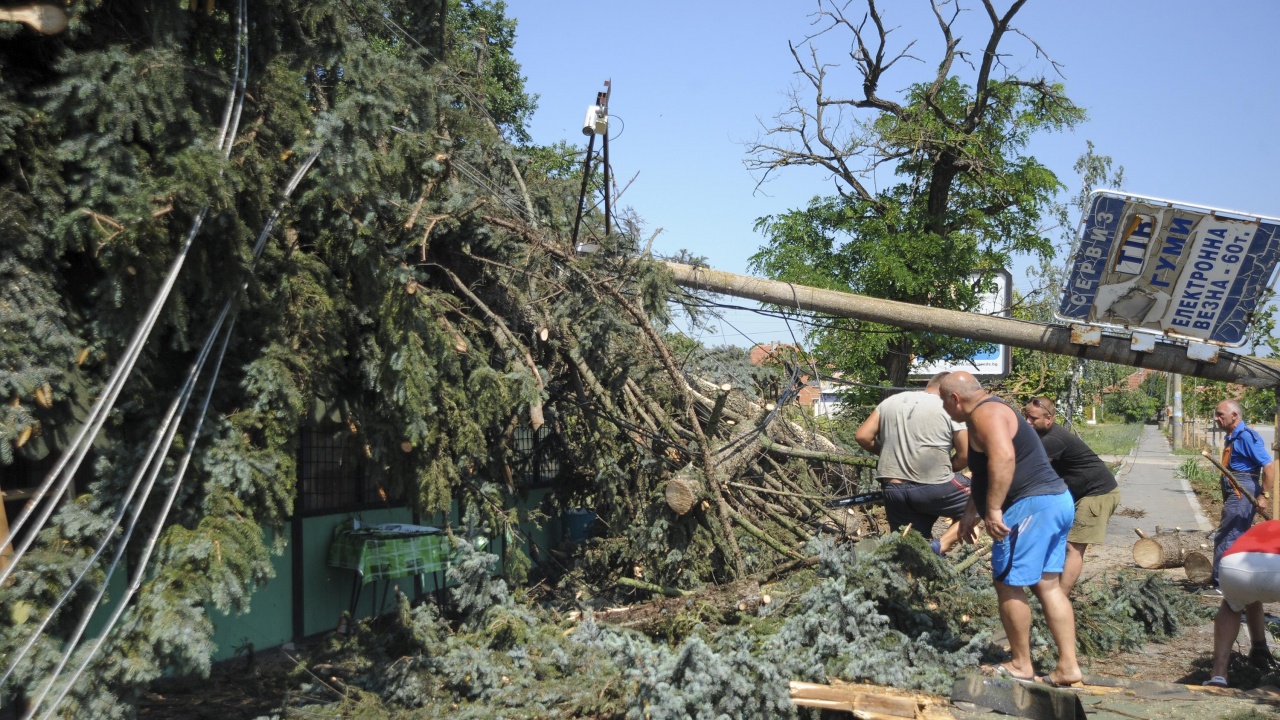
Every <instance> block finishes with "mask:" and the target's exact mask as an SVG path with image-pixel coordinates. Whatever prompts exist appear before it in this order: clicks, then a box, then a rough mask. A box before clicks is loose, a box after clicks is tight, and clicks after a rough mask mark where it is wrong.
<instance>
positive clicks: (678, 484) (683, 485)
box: [663, 465, 704, 515]
mask: <svg viewBox="0 0 1280 720" xmlns="http://www.w3.org/2000/svg"><path fill="white" fill-rule="evenodd" d="M703 492H704V490H703V484H702V476H701V473H699V472H698V471H697V470H695V469H694V467H693V465H688V466H686V467H685V468H684V469H683V470H681V471H680V472H678V473H676V474H675V476H673V477H672V478H671V479H670V480H668V481H667V486H666V488H665V490H664V491H663V494H664V495H665V496H666V499H667V507H669V508H671V510H672V511H673V512H675V514H677V515H684V514H685V513H688V512H689V511H690V510H692V509H693V506H694V505H696V504H697V503H698V500H700V499H701V498H702V494H703Z"/></svg>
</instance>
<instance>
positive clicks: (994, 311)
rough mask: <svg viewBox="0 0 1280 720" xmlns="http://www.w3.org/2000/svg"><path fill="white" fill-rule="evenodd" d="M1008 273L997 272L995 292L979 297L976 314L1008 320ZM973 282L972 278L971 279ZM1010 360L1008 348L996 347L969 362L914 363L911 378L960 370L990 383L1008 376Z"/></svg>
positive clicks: (1010, 298) (1010, 289)
mask: <svg viewBox="0 0 1280 720" xmlns="http://www.w3.org/2000/svg"><path fill="white" fill-rule="evenodd" d="M1012 279H1013V278H1012V276H1011V275H1010V274H1009V271H1008V270H1000V271H999V272H997V273H996V274H995V277H994V278H993V281H994V282H995V288H994V289H993V290H992V291H991V292H985V293H982V295H980V296H979V301H978V307H977V309H975V310H974V312H976V313H981V314H983V315H991V316H995V317H1008V316H1009V306H1010V305H1012V304H1013V282H1012ZM975 280H976V277H975ZM1011 365H1012V363H1011V357H1010V355H1009V346H1008V345H996V346H995V349H993V350H990V351H987V352H981V353H978V354H977V355H975V356H974V357H973V360H971V361H965V362H959V361H956V360H935V361H934V362H920V361H916V363H915V364H914V365H913V366H912V368H911V375H912V376H913V377H920V376H923V377H932V376H933V375H936V374H938V373H940V372H944V371H945V372H956V371H958V370H964V371H965V372H968V373H972V374H973V375H974V376H976V377H981V378H983V379H989V380H994V379H998V378H1002V377H1005V376H1006V375H1008V374H1009V369H1010V367H1011Z"/></svg>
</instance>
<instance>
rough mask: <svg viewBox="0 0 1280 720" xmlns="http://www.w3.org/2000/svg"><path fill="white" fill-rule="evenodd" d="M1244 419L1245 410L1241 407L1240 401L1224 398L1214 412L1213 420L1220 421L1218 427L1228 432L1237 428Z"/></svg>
mask: <svg viewBox="0 0 1280 720" xmlns="http://www.w3.org/2000/svg"><path fill="white" fill-rule="evenodd" d="M1243 419H1244V410H1243V409H1242V408H1241V407H1240V403H1238V402H1236V401H1235V400H1223V401H1222V402H1220V403H1218V407H1217V409H1216V410H1214V412H1213V421H1214V422H1216V423H1218V427H1220V428H1222V429H1223V430H1225V431H1227V432H1231V431H1232V430H1235V429H1236V426H1237V425H1239V424H1240V421H1241V420H1243Z"/></svg>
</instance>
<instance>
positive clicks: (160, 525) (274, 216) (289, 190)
mask: <svg viewBox="0 0 1280 720" xmlns="http://www.w3.org/2000/svg"><path fill="white" fill-rule="evenodd" d="M243 1H244V0H242V2H243ZM319 154H320V150H319V149H317V150H314V151H312V153H311V154H310V155H309V156H308V157H307V159H306V160H305V161H304V162H303V163H302V165H301V166H300V167H299V168H298V169H297V170H296V171H295V172H294V174H293V176H292V177H291V178H290V179H289V182H288V184H287V185H286V186H285V190H284V193H283V195H282V197H281V199H280V200H279V202H277V204H276V207H275V208H274V209H273V211H272V213H271V216H270V217H269V218H268V219H267V222H266V223H265V224H264V226H263V229H262V231H261V232H260V233H259V234H258V238H257V241H256V242H255V244H254V248H253V257H254V261H255V262H254V264H256V261H257V259H258V258H259V257H260V256H261V254H262V250H263V249H264V247H265V246H266V241H267V239H268V237H269V235H270V233H271V231H272V230H273V229H274V227H275V223H276V221H277V220H278V218H279V217H280V214H281V213H282V212H283V209H284V205H285V203H286V201H287V200H288V198H289V197H290V196H291V195H292V194H293V191H294V190H295V189H296V188H297V186H298V184H299V183H300V182H301V180H302V178H303V176H304V175H305V174H306V173H307V172H308V171H309V170H310V168H311V167H312V165H313V164H314V163H315V160H316V159H317V158H318V157H319ZM252 271H253V265H251V266H250V268H249V272H250V273H252ZM247 287H248V283H247V281H246V282H245V283H243V284H242V285H241V286H240V288H239V289H238V290H237V292H236V293H235V294H234V295H233V296H232V297H231V298H229V299H228V300H227V301H226V303H225V304H224V305H223V309H222V312H221V314H220V315H219V317H218V320H217V321H216V322H215V324H214V327H213V329H211V330H210V332H209V335H208V337H207V338H206V341H205V347H204V349H203V352H202V354H201V356H200V357H199V358H198V359H197V361H196V363H195V364H194V365H193V367H192V370H191V375H190V377H189V380H188V385H186V386H184V388H183V393H182V395H181V397H180V402H181V409H180V410H179V411H178V415H179V416H181V415H182V414H184V413H185V408H186V402H187V400H188V399H189V398H190V395H191V392H192V390H194V386H195V380H196V377H197V376H198V375H199V374H200V372H201V369H202V368H203V366H204V363H205V361H206V358H207V356H208V348H209V347H211V346H212V344H213V342H214V340H215V339H216V337H217V336H218V334H219V331H220V330H221V327H222V324H223V322H224V320H225V319H226V318H227V317H228V316H230V318H231V319H230V321H229V322H228V323H227V329H226V331H225V332H223V333H222V338H223V339H222V347H221V349H220V350H219V353H218V357H217V359H216V361H215V363H214V368H213V370H212V372H211V373H210V378H209V383H208V384H209V387H208V390H207V391H206V396H205V400H204V404H203V405H202V407H201V409H200V412H199V413H198V415H197V416H196V424H195V428H194V429H193V430H192V431H191V434H190V435H191V440H190V442H189V443H188V447H187V450H186V453H185V454H184V455H183V458H182V460H181V461H180V463H179V466H178V469H177V471H176V472H175V474H174V479H173V481H172V483H173V487H172V489H171V490H170V495H169V500H168V502H167V504H166V506H165V509H164V510H163V511H162V512H161V514H160V515H159V517H158V519H157V520H156V524H155V526H154V528H153V532H152V536H151V539H150V540H149V541H148V544H147V547H146V550H145V552H144V553H143V554H142V556H141V558H140V559H139V561H138V567H137V568H136V569H135V572H134V578H133V580H132V581H131V583H130V587H129V590H128V592H127V593H126V595H125V597H124V598H122V599H121V601H120V603H119V606H118V607H117V612H116V613H114V614H113V616H112V618H111V620H110V621H108V622H107V624H106V625H105V626H104V627H103V629H102V632H101V635H100V636H99V638H98V640H97V642H96V643H95V644H94V645H93V647H92V649H91V650H89V651H88V654H87V656H86V657H85V658H84V659H83V660H82V662H81V665H80V666H79V668H78V669H77V670H76V672H75V674H74V675H73V676H72V677H71V678H70V679H68V681H67V683H66V686H65V687H64V689H63V691H62V692H61V694H60V695H59V696H58V698H57V699H55V701H54V704H53V706H52V707H51V708H50V710H49V711H48V712H49V713H51V712H53V709H54V708H56V707H57V705H58V704H59V703H60V702H61V701H62V699H63V698H65V696H66V694H67V692H69V690H70V688H71V687H72V686H73V685H74V683H75V681H76V680H77V679H78V678H79V676H80V674H81V673H82V672H83V671H84V668H85V667H86V666H87V665H88V663H89V662H90V661H91V660H92V659H93V657H94V656H95V655H96V654H97V652H98V651H99V650H100V649H101V647H102V643H103V642H104V641H105V639H106V637H107V636H108V635H109V634H110V631H111V629H112V628H113V627H114V626H115V624H116V623H117V622H118V621H119V618H120V614H121V613H122V612H123V609H124V607H125V606H126V604H127V602H128V600H129V598H131V597H132V595H133V594H135V593H136V592H137V590H138V588H139V587H140V586H141V582H142V573H143V572H144V571H145V570H146V567H147V564H148V562H149V560H150V557H151V553H152V551H153V549H154V546H155V543H156V540H157V538H158V536H159V533H160V532H162V531H163V530H164V527H165V525H164V523H165V520H166V518H167V516H168V512H169V508H170V507H171V506H172V502H173V498H174V497H175V496H176V493H177V489H178V487H179V486H181V484H182V480H183V477H184V476H185V474H186V470H187V467H188V466H189V464H190V461H191V457H192V456H193V454H194V453H195V449H196V446H197V445H198V439H199V434H200V429H201V428H202V426H203V424H204V419H205V417H206V415H207V412H208V408H209V404H210V402H211V399H212V393H213V389H214V387H215V386H216V384H217V379H218V376H219V374H220V371H221V367H222V361H223V358H224V357H225V355H226V350H227V345H228V343H229V342H230V339H231V334H232V332H233V330H234V328H235V322H236V312H233V311H232V308H233V306H235V305H236V304H237V303H238V301H239V300H240V299H241V297H242V296H243V293H244V291H245V289H246V288H247ZM177 402H179V401H177V400H176V401H175V403H177ZM171 414H172V408H171ZM162 427H164V426H163V425H162ZM176 430H177V424H176V423H169V424H168V427H167V429H166V433H165V435H164V439H163V444H164V446H165V453H164V454H167V451H168V448H169V447H171V446H172V441H173V436H174V434H175V433H176ZM153 448H154V445H153ZM161 457H163V455H162V456H161ZM162 466H163V462H162V461H160V462H156V463H155V464H154V466H153V470H152V472H151V473H150V475H149V477H148V478H147V488H146V490H145V491H144V492H143V496H142V500H140V501H139V502H138V503H137V505H136V507H135V511H134V514H133V516H132V517H131V518H130V522H129V525H128V527H127V528H126V531H125V534H124V536H123V537H122V538H121V540H120V543H119V547H118V549H117V551H116V555H115V557H114V558H113V559H112V563H111V566H110V567H109V568H108V570H107V574H106V578H105V579H104V580H103V581H102V583H101V585H100V588H99V591H98V594H97V597H96V598H95V599H94V600H93V602H92V603H90V605H89V606H88V608H86V609H85V611H84V613H83V615H82V619H81V622H80V625H79V626H77V628H76V631H75V634H74V635H73V637H72V639H71V640H69V641H68V643H67V646H68V647H67V650H66V652H65V653H64V655H63V658H62V660H61V661H60V663H59V665H58V667H57V669H56V670H55V672H54V673H53V675H52V676H50V680H49V682H48V684H47V685H46V687H45V689H44V691H43V692H42V693H41V695H40V698H39V699H38V700H37V701H35V702H33V704H32V707H33V708H34V707H36V706H38V705H39V703H40V702H41V701H42V700H43V698H44V697H45V696H46V695H47V693H48V692H49V689H50V688H52V686H53V683H54V681H56V679H57V677H58V676H59V675H60V674H61V672H62V670H63V669H64V668H65V665H66V662H67V661H68V660H69V658H70V656H71V654H72V652H73V651H74V650H75V648H76V646H77V643H79V641H80V638H81V637H82V636H83V633H84V630H85V628H86V627H87V625H88V621H89V619H90V617H91V616H92V614H93V612H94V610H95V609H96V608H97V607H98V605H99V604H100V603H101V600H102V597H103V594H104V593H105V591H106V588H107V585H108V581H109V580H110V578H111V576H112V575H113V574H114V572H115V570H116V568H117V567H118V565H119V562H120V560H121V558H122V556H123V553H124V551H125V548H126V545H127V544H128V541H129V539H130V538H131V536H132V534H133V530H134V527H135V526H136V523H137V520H138V515H139V513H140V512H141V509H142V506H143V503H144V502H145V500H146V498H147V497H148V496H149V495H150V492H151V489H152V487H153V486H154V482H155V478H156V475H157V474H158V473H159V471H160V469H161V468H162ZM144 468H145V465H144ZM136 481H137V477H136V476H135V483H136ZM117 526H118V523H117ZM112 532H114V528H113V529H112ZM108 535H110V533H108ZM100 554H101V550H100V551H99V553H97V554H95V556H94V559H96V558H97V556H98V555H100ZM87 569H88V568H86V571H87ZM81 577H83V573H82V575H81ZM79 579H80V578H77V582H78V581H79ZM69 592H70V591H68V594H69ZM63 600H65V596H64V598H63ZM60 602H61V601H60ZM55 609H56V608H55ZM16 664H17V661H16V660H15V661H14V666H16ZM10 672H12V669H10ZM47 715H48V713H46V717H47ZM28 717H30V716H28Z"/></svg>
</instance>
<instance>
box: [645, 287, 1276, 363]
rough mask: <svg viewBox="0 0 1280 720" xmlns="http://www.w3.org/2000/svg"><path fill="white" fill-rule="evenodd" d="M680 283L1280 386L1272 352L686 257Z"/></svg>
mask: <svg viewBox="0 0 1280 720" xmlns="http://www.w3.org/2000/svg"><path fill="white" fill-rule="evenodd" d="M665 265H666V266H667V268H668V269H669V270H670V271H671V273H672V275H673V276H674V278H675V281H676V283H677V284H678V285H682V286H684V287H687V288H691V289H696V290H709V291H711V292H717V293H723V294H725V295H732V296H734V297H741V298H750V299H752V300H758V301H761V302H767V303H773V304H775V305H780V306H782V307H786V308H793V309H797V310H809V311H816V312H821V313H826V314H828V315H835V316H837V317H850V318H858V319H861V320H869V321H872V322H878V323H883V324H885V325H893V326H895V327H900V328H903V329H906V330H917V331H924V332H935V333H940V334H943V335H951V336H953V337H962V338H968V339H970V340H980V341H982V342H991V343H1001V344H1004V345H1012V346H1015V347H1022V348H1029V349H1031V350H1040V351H1042V352H1049V353H1055V354H1058V355H1070V356H1072V357H1079V358H1084V359H1086V360H1104V361H1106V362H1111V363H1117V364H1119V365H1128V366H1130V367H1145V368H1150V369H1152V370H1163V371H1168V372H1175V373H1180V374H1185V375H1192V376H1194V377H1202V378H1206V379H1209V380H1226V381H1229V382H1235V383H1239V384H1241V385H1246V386H1248V387H1277V386H1280V362H1277V361H1275V360H1272V359H1270V358H1257V357H1252V356H1248V355H1236V354H1234V353H1231V352H1227V351H1225V350H1224V351H1222V352H1220V353H1219V355H1218V359H1217V362H1212V363H1210V362H1202V361H1199V360H1192V359H1189V358H1187V351H1186V348H1185V347H1182V346H1179V345H1173V344H1169V343H1157V344H1156V346H1155V348H1153V349H1152V350H1151V352H1138V351H1135V350H1133V349H1132V348H1131V346H1130V341H1129V338H1128V337H1116V336H1112V335H1103V336H1102V337H1101V338H1100V339H1099V341H1098V344H1096V345H1084V344H1081V343H1079V342H1072V330H1071V328H1068V327H1063V326H1059V325H1043V324H1040V323H1033V322H1026V321H1022V320H1013V319H1010V318H1002V317H995V316H991V315H979V314H976V313H966V312H960V311H958V310H944V309H941V308H931V307H924V306H922V305H912V304H911V303H904V302H896V301H893V300H881V299H879V298H871V297H866V296H863V295H854V294H853V293H843V292H837V291H834V290H822V289H820V288H813V287H806V286H804V285H793V284H791V283H785V282H778V281H775V280H763V279H761V278H754V277H750V276H747V275H735V274H733V273H727V272H722V271H720V270H711V269H709V268H695V267H693V266H691V265H683V264H680V263H671V262H669V263H665Z"/></svg>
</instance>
